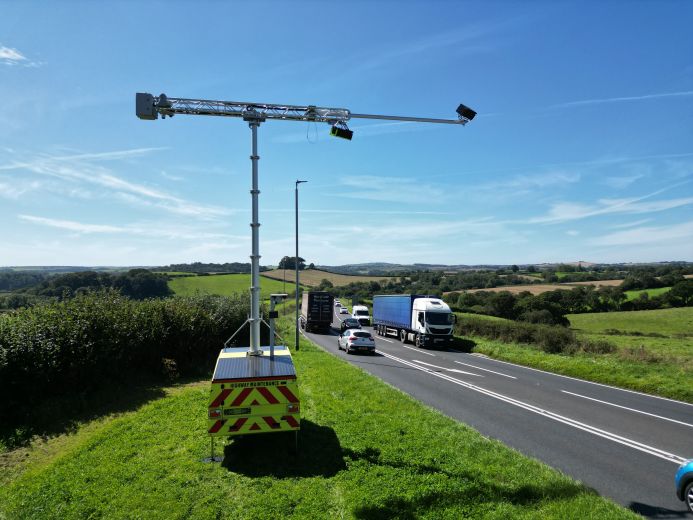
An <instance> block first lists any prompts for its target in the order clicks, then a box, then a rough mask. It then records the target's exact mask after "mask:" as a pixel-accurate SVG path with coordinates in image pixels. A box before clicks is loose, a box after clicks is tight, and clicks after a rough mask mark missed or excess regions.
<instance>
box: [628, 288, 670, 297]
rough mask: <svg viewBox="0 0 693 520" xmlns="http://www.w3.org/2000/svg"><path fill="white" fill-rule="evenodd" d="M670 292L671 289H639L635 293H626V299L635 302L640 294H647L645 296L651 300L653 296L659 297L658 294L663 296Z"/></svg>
mask: <svg viewBox="0 0 693 520" xmlns="http://www.w3.org/2000/svg"><path fill="white" fill-rule="evenodd" d="M670 290H671V287H658V288H656V289H639V290H635V291H626V299H627V300H635V299H636V298H638V297H640V294H641V293H647V295H648V296H649V297H650V298H652V297H653V296H659V295H660V294H664V293H666V292H669V291H670Z"/></svg>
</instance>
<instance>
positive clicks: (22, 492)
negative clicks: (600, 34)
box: [0, 322, 637, 520]
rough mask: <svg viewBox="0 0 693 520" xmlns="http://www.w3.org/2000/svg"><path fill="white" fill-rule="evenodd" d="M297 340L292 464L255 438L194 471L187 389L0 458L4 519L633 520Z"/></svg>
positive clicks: (204, 396)
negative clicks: (3, 461) (297, 427)
mask: <svg viewBox="0 0 693 520" xmlns="http://www.w3.org/2000/svg"><path fill="white" fill-rule="evenodd" d="M281 332H282V334H284V335H288V336H291V335H292V330H289V329H288V328H287V325H286V322H284V323H283V324H282V326H281ZM301 341H302V343H301V350H300V352H296V353H294V361H295V364H296V368H297V372H298V374H299V385H300V392H301V416H302V422H301V433H300V441H299V448H298V453H297V454H296V455H295V456H292V455H290V454H289V452H288V444H289V443H290V441H291V439H290V438H286V437H282V436H281V435H282V434H265V435H259V436H249V437H246V438H244V439H239V440H234V441H232V442H231V443H230V444H229V445H227V446H226V448H225V450H224V455H225V460H224V462H223V463H222V464H206V463H203V462H201V459H202V458H203V457H206V456H208V455H209V440H208V438H207V436H206V432H205V428H206V422H207V421H206V415H205V412H206V407H207V403H208V400H209V386H208V383H206V382H200V383H198V384H190V385H185V386H182V387H180V388H177V389H175V390H174V391H171V392H167V395H165V396H164V397H162V398H158V399H153V400H151V401H149V402H148V403H146V404H144V405H141V406H138V407H135V408H134V409H133V411H130V412H126V413H123V414H121V415H119V416H117V417H108V418H105V419H101V420H97V421H95V423H94V424H88V425H85V426H83V427H82V428H80V429H78V431H77V432H76V433H74V434H70V435H69V436H67V435H64V436H63V437H69V438H70V439H71V440H69V441H66V440H65V439H64V438H58V439H55V443H51V442H50V441H48V442H44V444H43V445H41V447H40V449H35V450H32V449H27V450H26V451H25V452H23V453H21V454H20V456H17V457H14V458H8V460H10V462H9V463H8V465H9V466H11V468H10V469H11V470H12V471H10V472H8V473H9V474H11V476H10V477H6V478H4V479H3V484H5V485H4V486H2V487H0V518H5V517H6V518H12V519H24V518H37V519H38V518H40V519H52V518H56V519H58V518H59V519H61V520H62V519H73V518H74V519H82V518H100V517H108V518H147V519H150V518H151V519H159V518H161V519H167V520H168V519H174V518H181V519H182V518H186V519H187V518H193V519H195V518H204V519H206V518H229V519H230V518H234V519H236V518H252V519H255V518H325V519H327V518H330V519H331V518H359V519H379V518H403V519H413V518H430V519H438V518H450V519H453V518H455V519H457V518H482V517H483V518H497V519H506V518H528V519H530V518H532V519H533V518H548V519H552V518H555V519H564V518H599V519H609V518H637V516H636V515H634V514H632V513H631V512H629V511H627V510H625V509H623V508H621V507H619V506H618V505H616V504H614V503H612V502H610V501H608V500H606V499H603V498H601V497H599V496H597V495H596V493H595V492H594V491H592V490H590V489H588V488H587V487H585V486H583V485H581V484H579V483H577V482H575V481H573V480H571V479H569V478H567V477H565V476H563V475H561V474H560V473H558V472H557V471H555V470H552V469H550V468H549V467H547V466H545V465H543V464H541V463H539V462H538V461H536V460H532V459H529V458H526V457H523V456H522V455H520V454H518V453H517V452H515V451H513V450H511V449H509V448H507V447H506V446H504V445H502V444H501V443H499V442H496V441H492V440H490V439H488V438H486V437H483V436H481V435H480V434H479V433H477V432H476V431H474V430H472V429H471V428H469V427H467V426H465V425H463V424H461V423H459V422H457V421H454V420H452V419H450V418H448V417H445V416H444V415H442V414H441V413H438V412H436V411H434V410H432V409H430V408H427V407H425V406H423V405H422V404H420V403H418V402H417V401H415V400H414V399H411V398H410V397H408V396H406V395H405V394H403V393H401V392H399V391H398V390H396V389H394V388H392V387H390V386H388V385H386V384H385V383H383V382H381V381H380V380H378V379H376V378H375V377H373V376H370V375H368V374H366V373H365V372H363V371H362V370H360V369H358V368H356V367H354V366H352V365H350V364H348V363H346V362H345V361H343V360H340V359H338V358H337V357H335V356H333V355H331V354H328V353H327V352H325V351H323V350H321V349H319V348H318V347H316V346H315V345H313V344H311V343H309V342H307V341H306V340H305V339H304V338H302V340H301ZM392 410H396V413H391V411H392Z"/></svg>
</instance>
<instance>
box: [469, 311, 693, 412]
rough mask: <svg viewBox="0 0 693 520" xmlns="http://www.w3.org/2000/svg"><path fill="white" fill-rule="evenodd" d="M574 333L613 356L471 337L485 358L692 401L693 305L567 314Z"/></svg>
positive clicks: (475, 348) (477, 349)
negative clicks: (605, 346)
mask: <svg viewBox="0 0 693 520" xmlns="http://www.w3.org/2000/svg"><path fill="white" fill-rule="evenodd" d="M567 317H568V319H569V320H570V322H571V328H573V329H574V330H575V331H576V332H577V333H578V334H580V335H583V336H585V337H587V338H588V339H590V340H605V341H608V342H610V343H613V344H615V345H616V347H617V349H616V351H615V352H612V353H609V354H595V353H586V352H579V353H577V354H574V355H563V354H548V353H546V352H542V351H540V350H539V349H534V348H528V347H526V346H522V345H518V344H512V343H501V342H498V341H490V340H486V339H482V338H472V339H473V340H474V341H475V342H476V346H475V347H474V350H475V351H476V352H480V353H483V354H487V355H489V356H492V357H495V358H498V359H503V360H506V361H510V362H513V363H519V364H522V365H526V366H531V367H535V368H540V369H542V370H548V371H550V372H556V373H559V374H565V375H569V376H574V377H579V378H583V379H588V380H590V381H595V382H599V383H606V384H611V385H615V386H620V387H623V388H630V389H633V390H638V391H641V392H646V393H650V394H654V395H660V396H663V397H670V398H673V399H680V400H682V401H686V402H691V403H693V384H691V381H693V307H684V308H678V309H659V310H652V311H633V312H605V313H590V314H569V315H568V316H567Z"/></svg>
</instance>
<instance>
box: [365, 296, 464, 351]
mask: <svg viewBox="0 0 693 520" xmlns="http://www.w3.org/2000/svg"><path fill="white" fill-rule="evenodd" d="M454 324H455V315H454V314H453V313H452V312H451V311H450V307H448V305H447V304H446V303H445V302H444V301H443V300H441V299H440V298H431V297H428V296H423V295H418V294H396V295H390V294H388V295H376V296H373V327H374V328H375V331H376V333H377V334H378V335H379V336H397V337H398V338H399V339H400V341H401V342H402V343H407V342H411V343H414V344H415V345H416V346H417V347H429V346H431V347H433V346H436V347H437V346H441V347H442V346H446V345H449V344H450V343H452V340H453V336H452V329H453V326H454Z"/></svg>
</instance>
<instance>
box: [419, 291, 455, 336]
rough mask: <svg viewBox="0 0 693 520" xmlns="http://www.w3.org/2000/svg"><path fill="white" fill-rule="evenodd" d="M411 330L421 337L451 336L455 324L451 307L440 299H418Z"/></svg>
mask: <svg viewBox="0 0 693 520" xmlns="http://www.w3.org/2000/svg"><path fill="white" fill-rule="evenodd" d="M411 314H412V317H411V320H412V323H411V330H413V331H414V332H416V333H418V334H419V335H421V336H424V337H429V336H432V337H433V338H435V336H449V337H451V335H452V332H453V331H452V328H453V325H454V323H455V315H454V314H453V313H452V312H450V307H448V305H447V304H446V303H445V302H444V301H443V300H441V299H439V298H416V299H415V300H414V305H413V306H412V313H411Z"/></svg>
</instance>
